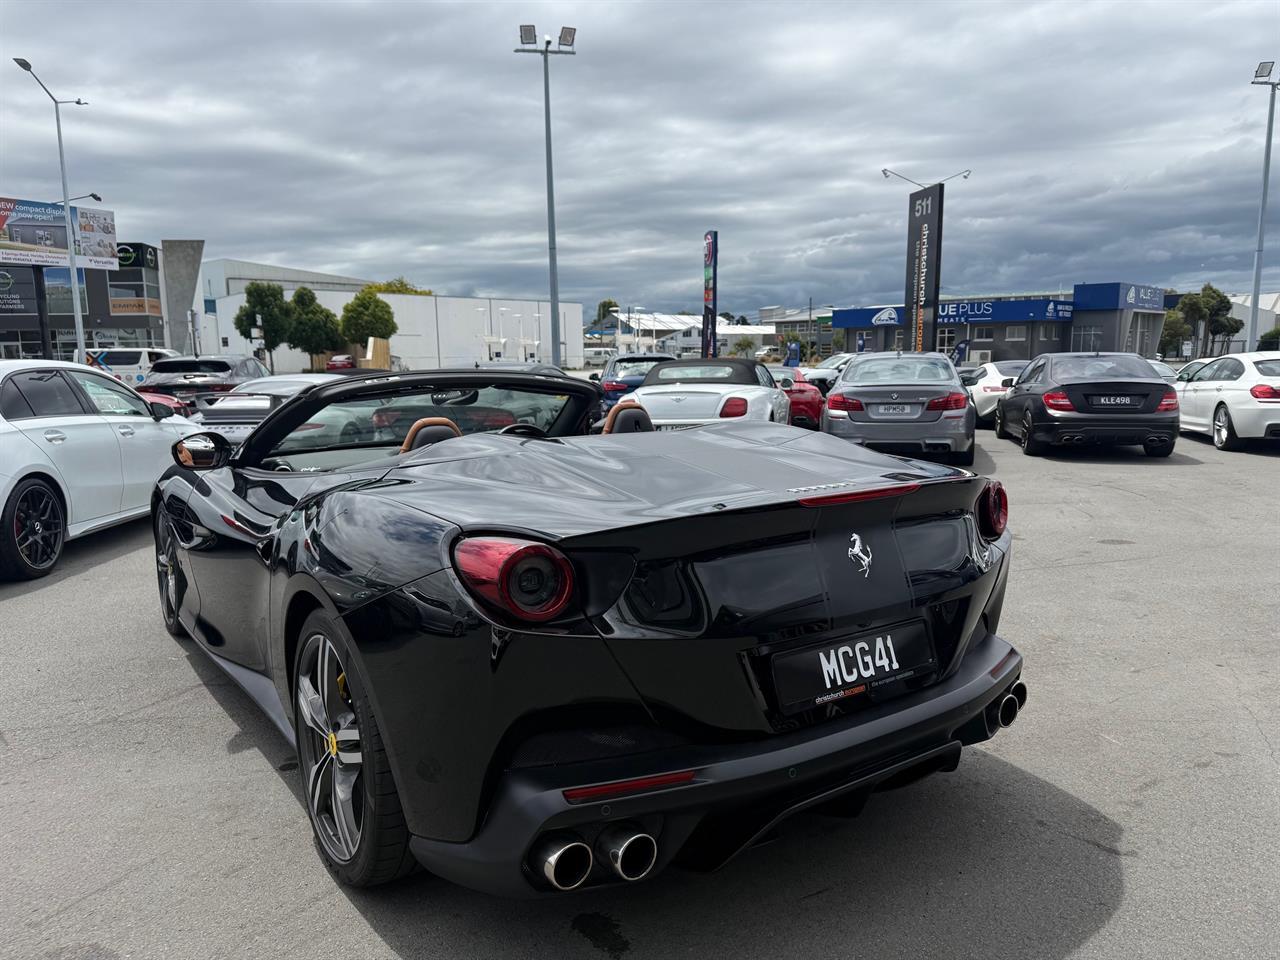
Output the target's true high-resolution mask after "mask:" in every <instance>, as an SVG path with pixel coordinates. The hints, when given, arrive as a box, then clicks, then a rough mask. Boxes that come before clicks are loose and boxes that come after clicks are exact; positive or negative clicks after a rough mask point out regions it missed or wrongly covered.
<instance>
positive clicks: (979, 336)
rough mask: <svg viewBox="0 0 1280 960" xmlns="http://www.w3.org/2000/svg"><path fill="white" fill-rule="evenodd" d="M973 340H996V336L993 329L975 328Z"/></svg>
mask: <svg viewBox="0 0 1280 960" xmlns="http://www.w3.org/2000/svg"><path fill="white" fill-rule="evenodd" d="M973 339H975V340H994V339H995V334H994V331H993V328H991V327H974V328H973Z"/></svg>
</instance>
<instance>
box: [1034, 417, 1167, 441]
mask: <svg viewBox="0 0 1280 960" xmlns="http://www.w3.org/2000/svg"><path fill="white" fill-rule="evenodd" d="M1031 432H1032V436H1034V437H1035V439H1036V440H1040V441H1042V442H1044V443H1051V444H1056V445H1068V444H1078V443H1099V444H1142V443H1147V442H1148V441H1150V442H1153V443H1173V442H1174V441H1175V440H1176V439H1177V437H1178V414H1177V413H1176V412H1175V413H1172V414H1165V413H1153V414H1147V415H1144V416H1131V417H1107V416H1090V415H1089V414H1068V415H1061V414H1057V415H1054V416H1053V417H1052V419H1050V420H1048V421H1045V422H1042V423H1036V424H1035V425H1034V427H1033V429H1032V431H1031Z"/></svg>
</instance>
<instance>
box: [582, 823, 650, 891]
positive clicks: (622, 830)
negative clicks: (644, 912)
mask: <svg viewBox="0 0 1280 960" xmlns="http://www.w3.org/2000/svg"><path fill="white" fill-rule="evenodd" d="M596 850H597V852H598V854H599V856H600V859H602V860H604V861H605V862H606V863H607V864H609V868H610V869H611V870H612V871H613V872H614V874H615V875H617V876H618V877H621V878H622V879H623V880H626V881H627V882H633V881H636V880H643V879H644V878H645V877H647V876H648V875H649V871H650V870H652V869H653V865H654V864H655V863H657V861H658V841H656V840H654V839H653V837H651V836H650V835H649V834H647V833H644V832H642V831H641V830H639V829H638V828H637V827H636V826H635V825H634V824H625V823H622V824H617V825H615V826H611V827H607V828H605V830H604V832H603V833H601V834H600V838H599V839H598V840H597V841H596Z"/></svg>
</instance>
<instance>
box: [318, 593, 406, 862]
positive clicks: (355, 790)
mask: <svg viewBox="0 0 1280 960" xmlns="http://www.w3.org/2000/svg"><path fill="white" fill-rule="evenodd" d="M300 639H301V642H300V643H299V644H298V655H297V659H296V661H295V664H294V673H293V712H294V730H295V732H296V734H297V744H298V770H299V772H300V773H301V775H302V789H303V796H304V802H305V803H306V805H307V816H308V817H309V818H310V820H311V828H312V832H313V839H314V841H315V845H316V850H317V851H318V852H319V854H320V859H321V860H322V861H324V865H325V866H326V867H327V868H328V870H329V872H330V873H332V874H333V875H334V877H335V878H336V879H337V880H338V881H340V882H341V883H344V884H348V885H349V886H353V887H372V886H376V885H377V884H380V883H387V882H389V881H391V880H395V879H398V878H399V877H403V876H405V875H407V874H409V873H412V872H413V871H414V870H415V869H416V868H417V861H416V860H414V858H413V855H412V854H411V853H410V852H409V828H408V826H407V825H406V824H405V820H404V810H403V809H402V808H401V806H400V795H399V793H397V791H396V785H395V781H394V780H393V779H392V776H391V767H390V765H389V764H388V762H387V752H386V748H385V746H384V745H383V743H382V735H381V734H380V733H379V731H378V722H377V720H376V719H375V718H374V716H373V708H372V706H371V704H370V702H369V698H368V695H367V694H366V691H365V684H364V680H363V678H362V677H361V676H360V673H359V670H358V669H357V668H356V663H355V658H354V656H353V655H352V652H351V649H350V648H349V647H348V646H347V642H346V640H345V639H344V638H343V635H342V632H341V631H340V630H339V629H338V627H337V625H336V624H335V623H334V622H333V621H332V620H331V619H330V617H329V616H328V614H326V613H325V612H324V611H321V610H316V611H315V612H313V613H312V614H311V616H309V617H307V619H306V622H305V623H303V625H302V632H301V634H300ZM330 734H332V738H330ZM343 746H345V747H346V749H345V750H343V749H342V747H343ZM339 818H341V822H339Z"/></svg>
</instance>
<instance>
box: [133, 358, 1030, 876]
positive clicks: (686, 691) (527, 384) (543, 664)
mask: <svg viewBox="0 0 1280 960" xmlns="http://www.w3.org/2000/svg"><path fill="white" fill-rule="evenodd" d="M599 405H600V392H599V388H598V387H596V386H595V385H594V384H592V383H589V382H587V381H585V380H579V379H576V378H573V377H568V376H548V375H540V374H535V373H522V372H503V371H495V370H458V371H434V372H427V373H407V374H391V375H386V374H380V375H375V376H357V377H352V378H349V379H343V380H341V381H338V382H334V383H327V384H323V385H317V386H314V387H311V388H309V389H307V390H305V391H303V392H302V393H300V394H299V395H298V396H296V397H294V398H292V399H291V400H289V401H288V402H286V403H284V404H282V405H281V406H279V407H277V408H276V409H275V410H274V411H273V412H272V413H271V414H270V415H269V416H268V417H266V419H264V420H263V421H262V423H261V424H260V425H259V426H258V427H257V428H256V429H255V430H254V431H253V432H252V433H251V434H250V435H249V436H248V437H247V438H246V439H245V440H244V442H243V443H242V444H240V445H238V446H233V445H232V444H231V443H230V442H229V441H227V440H226V439H225V438H222V437H220V436H218V435H217V434H211V433H206V434H198V435H196V436H193V437H188V438H186V439H185V440H183V441H181V442H180V443H178V444H176V445H175V447H174V459H175V466H174V467H172V468H171V469H170V470H169V471H168V472H167V473H166V474H165V475H164V476H163V477H162V478H161V480H160V481H159V483H158V485H157V487H156V491H155V495H154V501H153V517H154V526H155V542H156V558H157V574H158V583H159V590H160V604H161V609H162V612H163V616H164V623H165V626H166V627H167V628H168V630H169V631H170V633H172V634H174V635H175V636H184V635H189V636H190V637H192V638H193V639H194V641H195V643H197V644H198V645H199V646H200V647H201V648H202V649H203V650H204V651H205V652H206V653H207V654H208V655H209V656H210V658H211V659H212V660H213V661H214V662H215V663H216V664H217V665H218V666H220V667H221V668H222V669H223V670H225V671H226V673H227V674H229V675H230V676H231V677H232V678H233V679H234V680H236V681H237V682H238V683H239V684H240V685H241V686H242V687H243V688H244V689H245V691H246V692H247V693H248V694H249V695H250V696H251V697H252V698H253V699H254V700H255V701H256V702H257V703H258V704H259V705H260V706H261V708H262V709H263V710H264V711H265V712H266V714H267V715H268V716H269V717H270V718H271V720H272V721H273V722H274V724H275V726H276V727H278V728H279V730H280V732H281V733H282V734H283V735H284V736H285V737H286V738H288V739H289V740H290V741H291V742H292V743H294V744H295V745H296V748H297V752H298V761H299V766H300V772H301V777H302V780H303V784H304V790H305V796H306V805H307V810H308V813H309V815H310V819H311V823H312V826H313V827H314V830H315V839H316V845H317V848H318V850H319V852H320V855H321V857H322V858H323V860H324V862H325V863H326V865H327V866H328V867H329V869H330V870H331V871H332V872H333V873H334V874H335V875H336V876H337V878H338V879H339V880H341V881H343V882H345V883H349V884H353V885H371V884H376V883H380V882H384V881H388V880H391V879H393V878H395V877H398V876H400V875H402V874H404V873H407V872H409V871H410V870H411V869H413V868H414V867H415V866H416V865H417V864H421V865H423V866H425V867H426V868H427V869H429V870H430V871H432V872H433V873H435V874H437V875H439V876H442V877H445V878H448V879H450V880H453V881H456V882H458V883H461V884H465V885H467V886H470V887H474V888H477V889H480V890H485V891H489V892H493V893H499V894H505V895H511V896H531V895H537V894H539V893H544V894H552V893H555V892H558V891H565V890H571V889H574V888H580V887H595V886H600V885H605V884H622V883H626V882H629V881H636V880H640V879H642V878H644V877H646V876H650V875H652V874H654V873H656V872H657V871H659V870H660V869H662V868H664V867H665V866H667V865H668V864H671V863H673V862H675V863H677V864H682V865H686V866H689V867H692V868H701V869H709V868H714V867H717V866H719V865H721V864H724V863H725V862H727V861H728V860H729V859H730V858H732V857H733V856H734V855H735V854H737V853H738V852H739V851H741V850H743V849H745V848H746V847H749V846H750V845H751V844H753V843H754V842H756V841H757V840H759V839H760V838H761V837H762V836H763V835H765V834H767V833H768V832H769V831H770V830H771V829H772V827H773V826H774V825H775V824H777V823H778V822H779V821H780V820H782V819H784V818H786V817H788V816H790V815H791V814H794V813H796V812H798V811H801V810H810V809H816V810H819V811H825V812H833V813H839V814H842V815H849V814H851V813H855V812H857V810H858V809H860V807H861V805H862V804H863V803H864V802H865V801H866V799H867V797H868V796H869V795H870V794H871V793H872V792H874V791H876V790H880V789H885V788H888V787H894V786H901V785H903V784H905V783H908V782H910V781H913V780H915V779H917V778H919V777H922V776H924V775H926V774H929V773H933V772H936V771H942V770H953V769H955V767H956V765H957V763H958V762H959V758H960V753H961V748H962V746H963V745H966V744H972V743H977V742H979V741H983V740H987V739H989V738H990V737H992V736H993V735H994V734H995V732H996V731H997V730H998V729H999V728H1000V727H1002V726H1008V725H1009V724H1010V723H1012V722H1013V721H1014V719H1015V717H1016V716H1017V714H1018V711H1019V709H1020V708H1021V707H1022V706H1023V704H1024V703H1025V701H1026V686H1025V685H1024V684H1023V682H1022V680H1021V673H1022V657H1021V656H1020V655H1019V654H1018V652H1017V651H1016V650H1014V649H1013V648H1012V647H1011V646H1010V645H1009V644H1008V643H1006V642H1005V641H1004V640H1002V639H1001V638H1000V637H999V636H998V635H997V632H996V631H997V630H998V628H999V625H1000V612H1001V607H1002V605H1003V602H1004V594H1005V583H1006V578H1007V575H1008V571H1009V550H1010V545H1011V535H1010V533H1009V532H1008V531H1007V530H1006V529H1005V524H1006V520H1007V516H1008V500H1007V498H1006V496H1005V493H1004V490H1003V489H1002V487H1001V486H1000V484H998V483H994V482H992V481H989V480H986V479H984V478H982V477H978V476H975V475H973V474H972V473H969V472H968V471H965V470H960V469H954V468H949V467H942V466H938V465H934V464H929V463H923V462H917V461H913V460H908V459H903V458H898V457H891V456H886V455H883V454H878V453H874V452H871V451H868V450H865V449H863V448H861V447H858V446H855V445H852V444H847V443H844V442H842V441H840V440H838V439H836V438H833V437H830V436H827V435H825V434H815V433H813V432H812V431H808V430H801V429H799V428H795V427H790V426H785V425H781V424H775V423H764V422H743V421H734V422H728V421H727V422H725V423H722V424H712V425H708V426H703V427H698V428H695V429H689V430H681V431H669V432H661V433H660V432H655V431H653V430H652V425H651V423H650V422H649V420H648V417H647V415H646V413H645V411H644V410H643V408H642V407H641V406H640V405H639V404H635V403H622V404H618V405H617V406H616V407H614V408H613V409H612V410H611V411H610V413H609V417H608V419H607V420H606V421H604V422H603V423H596V424H593V423H592V420H593V419H594V416H595V415H596V414H597V412H598V410H599ZM334 420H340V421H342V422H344V423H347V422H354V423H358V424H360V425H361V429H360V430H358V431H354V432H349V433H348V434H345V435H344V434H341V433H335V434H334V437H333V441H332V443H331V444H329V445H317V444H316V443H315V442H314V440H313V437H314V436H315V434H316V432H317V431H316V428H315V426H314V425H315V424H317V423H329V422H333V421H334Z"/></svg>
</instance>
